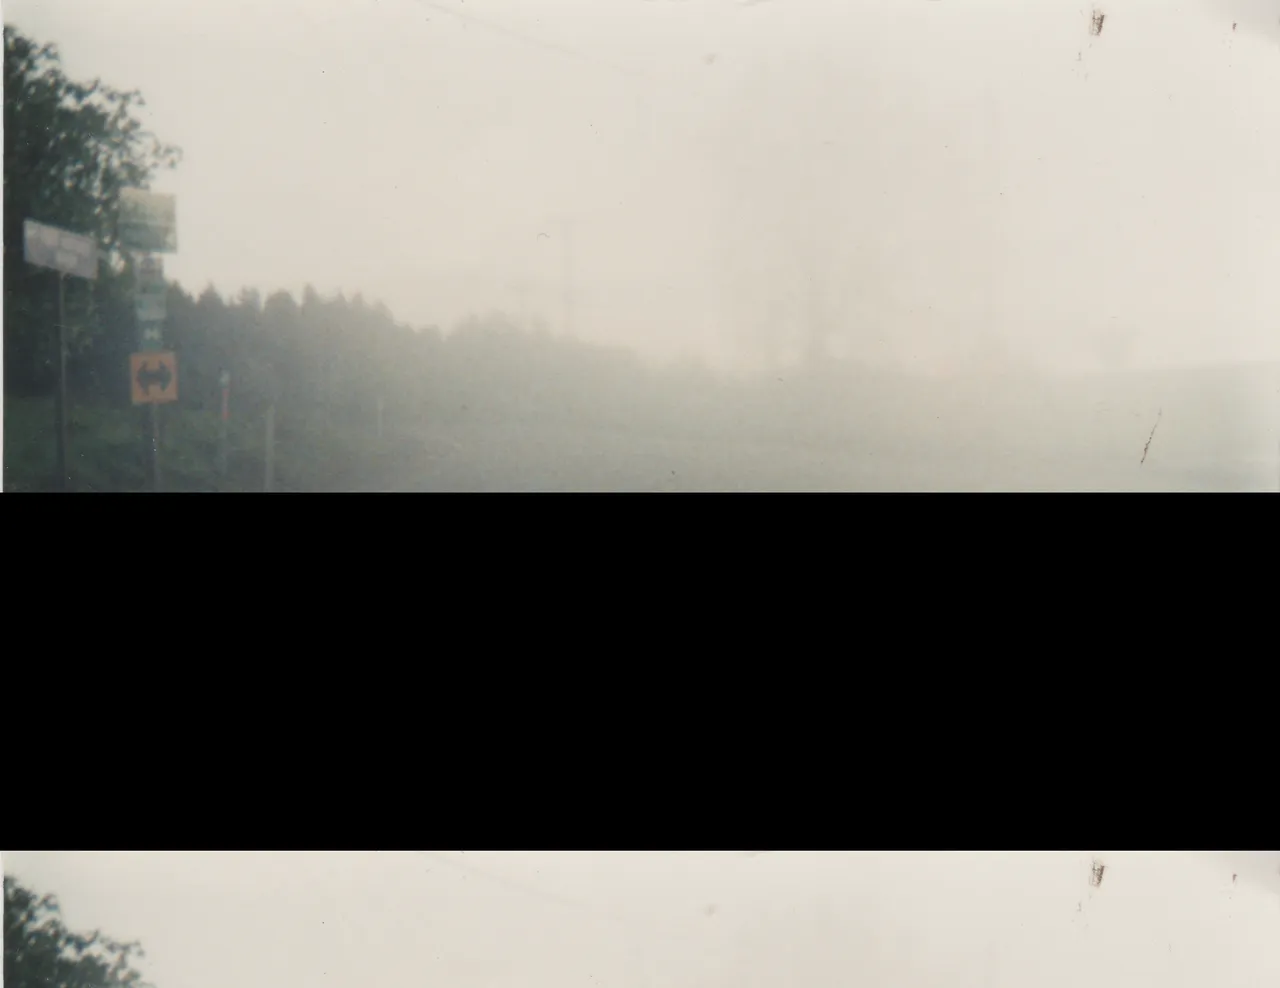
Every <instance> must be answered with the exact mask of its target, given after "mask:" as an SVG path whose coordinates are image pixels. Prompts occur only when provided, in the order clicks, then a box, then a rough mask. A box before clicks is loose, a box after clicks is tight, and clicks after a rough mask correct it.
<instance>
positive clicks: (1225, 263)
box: [5, 0, 1280, 371]
mask: <svg viewBox="0 0 1280 988" xmlns="http://www.w3.org/2000/svg"><path fill="white" fill-rule="evenodd" d="M1100 6H1101V7H1102V9H1104V10H1105V12H1106V13H1107V19H1106V22H1105V27H1104V30H1103V33H1102V34H1101V36H1099V37H1091V36H1090V34H1089V30H1088V24H1089V16H1088V15H1089V5H1088V4H1085V3H1082V2H1080V0H1037V2H1035V3H1015V2H1012V0H1005V2H995V0H939V2H925V0H865V2H854V0H771V2H763V3H757V4H753V5H745V4H742V3H741V2H739V0H686V2H674V0H651V2H646V0H538V2H536V3H535V2H534V0H468V2H466V3H465V4H463V3H460V2H459V0H440V2H438V3H433V2H426V0H272V2H270V3H266V4H264V3H260V2H250V0H218V2H217V3H213V2H197V3H192V4H175V3H172V2H170V0H102V2H88V0H9V2H7V3H6V4H5V19H6V21H7V22H10V23H14V24H16V25H17V26H19V27H20V28H21V29H23V30H25V31H27V32H29V33H31V34H33V35H34V36H36V37H37V38H38V39H39V40H42V41H44V40H48V41H53V42H56V43H57V44H58V45H59V46H60V47H61V49H62V52H63V55H64V59H65V67H66V69H67V71H68V72H69V74H70V75H72V76H73V77H76V78H87V77H93V76H99V75H100V76H102V77H103V78H104V79H105V80H107V81H109V82H111V83H113V84H115V85H118V86H122V87H133V86H136V87H139V88H140V89H141V90H142V91H143V93H144V95H145V96H146V98H147V100H148V104H149V106H148V110H147V122H148V123H149V124H150V125H151V126H152V127H153V128H154V130H155V131H156V132H157V133H158V135H159V136H161V137H162V138H163V139H166V140H169V141H172V142H174V143H177V144H178V145H180V146H181V147H182V148H183V150H184V152H185V160H184V161H183V163H182V165H181V166H180V168H179V170H178V171H177V172H176V173H173V174H171V175H165V176H162V177H161V179H160V180H159V182H158V184H157V188H159V189H161V190H164V191H171V192H174V193H176V194H177V196H178V204H179V205H178V216H179V240H180V253H179V254H178V255H177V256H176V257H174V258H172V259H170V261H169V265H168V269H169V271H170V273H171V274H173V275H176V276H177V277H178V278H180V279H181V280H182V282H183V283H184V284H186V286H187V287H188V288H190V289H192V290H196V291H198V290H200V289H201V288H203V287H204V285H205V284H207V283H209V282H212V283H214V284H215V285H216V286H217V287H218V289H220V290H221V291H222V292H224V293H228V294H230V293H234V292H236V291H237V290H239V289H240V288H241V287H242V286H246V285H251V286H255V287H257V288H259V289H260V290H262V291H270V290H274V289H276V288H281V287H283V288H286V289H289V290H291V291H293V292H295V293H297V292H299V291H300V290H301V288H302V286H303V284H305V283H308V282H309V283H311V284H313V285H315V287H317V288H318V289H319V290H320V291H322V292H324V293H330V292H335V291H338V290H344V291H346V292H347V293H348V294H352V293H354V292H357V291H360V292H363V293H364V294H365V296H366V297H367V298H370V299H380V300H382V301H383V302H385V303H386V304H387V305H389V306H390V307H391V309H392V311H393V312H395V313H396V315H397V316H398V317H399V318H401V319H403V320H406V321H408V322H411V323H412V324H414V325H422V324H427V323H435V324H440V325H443V326H446V327H447V326H448V325H450V324H452V323H453V322H454V321H455V320H457V319H458V318H460V317H462V316H464V315H465V314H467V313H469V312H473V311H486V310H490V309H495V308H503V309H506V310H508V311H510V312H511V313H512V314H514V315H517V316H526V315H532V314H535V313H540V314H541V315H542V316H543V317H544V318H545V319H546V320H547V321H548V322H549V323H550V324H551V325H552V326H553V327H561V326H562V325H563V322H564V318H565V317H564V311H563V304H562V303H563V287H564V281H565V272H566V270H568V271H569V272H570V273H571V277H570V280H571V284H572V286H573V299H572V316H571V321H572V328H573V329H574V331H575V332H577V333H578V334H580V335H583V336H586V337H588V338H592V339H600V340H605V341H609V342H620V343H626V344H628V345H631V346H633V347H636V348H637V349H639V350H641V351H643V352H645V353H649V354H666V355H675V354H679V353H699V354H703V355H712V356H714V357H716V358H717V359H721V360H728V359H730V358H733V357H737V358H741V359H747V358H749V357H752V356H759V355H761V354H762V353H764V352H766V351H773V350H779V349H781V350H785V349H786V348H787V347H788V346H789V345H790V343H789V342H788V340H790V339H791V337H790V336H789V335H788V333H790V332H793V331H794V330H795V328H796V327H797V326H799V325H801V324H802V323H803V321H804V319H806V318H808V317H807V316H806V313H811V312H813V311H815V307H816V310H818V311H821V312H822V313H824V315H823V318H824V319H826V320H827V321H828V322H831V323H834V324H838V325H839V326H840V327H842V328H843V329H844V330H845V336H844V342H843V343H842V347H843V349H844V350H845V351H846V352H849V353H852V354H853V355H855V356H858V357H860V358H862V359H865V360H868V361H871V362H879V363H883V364H892V365H896V366H898V367H903V368H907V369H917V370H935V371H936V370H938V369H942V370H946V369H949V368H954V367H958V366H970V365H972V364H973V363H974V362H975V361H976V362H977V363H978V364H982V363H983V362H984V361H985V362H994V363H997V364H998V363H1002V362H1009V361H1022V362H1030V363H1034V364H1037V365H1039V366H1048V367H1053V368H1065V367H1076V366H1083V365H1089V366H1099V365H1101V366H1122V367H1134V366H1150V365H1169V364H1188V363H1203V362H1209V361H1222V360H1240V359H1263V358H1265V359H1275V358H1277V357H1278V356H1280V333H1277V332H1276V330H1275V313H1276V312H1277V311H1280V278H1276V277H1275V273H1276V271H1277V270H1280V237H1277V235H1276V231H1277V230H1280V182H1277V181H1276V176H1277V175H1278V174H1280V4H1277V3H1275V2H1274V0H1201V2H1198V3H1188V4H1182V5H1174V4H1170V3H1168V2H1167V0H1103V2H1102V3H1101V4H1100ZM482 22H483V23H482ZM1233 23H1236V24H1237V25H1238V26H1237V29H1236V30H1234V31H1233V30H1232V25H1233ZM540 233H546V234H548V235H547V236H546V237H540V236H539V234H540ZM566 233H567V235H568V236H569V237H570V240H571V248H570V250H569V251H568V254H567V260H566V251H565V249H564V237H565V236H566Z"/></svg>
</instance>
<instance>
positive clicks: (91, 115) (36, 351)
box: [4, 25, 181, 391]
mask: <svg viewBox="0 0 1280 988" xmlns="http://www.w3.org/2000/svg"><path fill="white" fill-rule="evenodd" d="M143 106H145V103H144V101H143V99H142V96H141V95H140V94H139V93H138V92H136V91H129V92H125V91H121V90H117V89H113V88H112V87H110V86H107V85H104V84H103V83H102V82H101V81H100V80H97V79H95V80H93V81H92V82H89V83H79V82H74V81H73V80H71V79H69V78H68V77H67V75H66V74H65V73H64V72H63V71H62V67H61V61H60V58H59V55H58V50H57V48H56V47H55V46H54V45H49V44H46V45H38V44H37V43H36V42H34V41H32V40H31V39H30V38H27V37H25V36H24V35H23V34H21V33H20V32H19V31H18V30H17V29H15V28H13V27H11V26H9V25H5V29H4V287H5V297H4V326H5V333H4V347H5V361H4V364H5V378H6V382H5V383H6V389H8V388H16V389H19V390H24V391H42V390H44V389H45V388H47V387H48V385H49V383H50V381H51V379H52V377H51V364H52V359H51V358H52V350H51V346H50V345H49V344H48V342H47V341H48V339H49V327H50V326H51V325H52V320H53V317H54V313H53V309H54V292H53V290H52V285H53V282H52V278H53V275H51V274H49V273H48V272H44V271H41V270H39V269H33V268H30V267H28V266H27V265H26V264H25V263H24V262H23V260H22V228H23V222H24V221H25V220H28V219H31V220H36V221H38V222H41V223H47V224H50V225H52V226H58V227H62V228H63V229H66V230H70V231H72V232H74V233H80V234H84V235H85V236H88V237H91V238H93V239H94V240H95V241H97V243H98V246H99V247H100V248H101V249H102V255H101V256H102V258H103V260H102V262H101V263H100V266H99V282H98V284H97V285H94V286H92V287H91V286H88V285H84V284H81V283H79V279H69V282H70V284H68V293H67V302H68V308H69V311H68V314H67V315H68V319H67V321H68V324H69V326H70V327H71V328H72V330H73V335H74V337H75V340H76V342H77V343H78V345H79V349H82V350H83V349H85V348H87V347H88V345H89V342H90V341H91V339H92V337H93V336H94V335H96V334H98V333H100V332H101V331H102V330H103V328H104V320H103V319H102V310H103V309H104V308H105V307H107V306H106V304H105V299H106V298H109V297H110V296H112V294H113V293H114V294H115V295H119V294H121V293H122V292H123V290H124V289H123V284H122V281H121V279H120V278H119V275H120V274H121V271H122V267H123V262H122V260H121V258H120V257H119V254H118V240H117V234H116V227H117V221H118V216H119V201H120V191H121V189H123V188H127V187H130V186H132V187H137V188H147V187H148V185H149V184H150V181H151V179H152V177H153V176H154V174H155V173H156V172H157V171H158V170H159V169H162V168H172V167H176V165H177V163H178V161H179V159H180V156H181V155H180V152H179V150H178V149H177V148H175V147H173V146H171V145H167V144H163V143H161V142H160V141H159V140H157V139H156V137H155V136H154V135H153V134H151V133H150V132H149V131H147V130H145V129H144V128H143V126H142V124H141V122H140V121H139V120H138V118H137V116H136V115H135V111H136V110H138V109H140V108H141V107H143Z"/></svg>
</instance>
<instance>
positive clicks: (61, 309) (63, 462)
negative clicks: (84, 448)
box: [54, 271, 70, 491]
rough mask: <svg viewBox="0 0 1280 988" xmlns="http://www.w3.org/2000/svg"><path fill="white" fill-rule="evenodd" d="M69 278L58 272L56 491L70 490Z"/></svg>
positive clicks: (55, 416)
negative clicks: (68, 440)
mask: <svg viewBox="0 0 1280 988" xmlns="http://www.w3.org/2000/svg"><path fill="white" fill-rule="evenodd" d="M66 282H67V276H66V275H65V274H63V273H62V272H61V271H59V272H58V334H57V335H58V394H57V396H56V398H55V400H54V405H55V408H54V422H55V426H56V429H57V443H58V452H57V467H56V469H57V471H58V475H57V476H56V477H55V478H54V490H56V491H66V490H68V489H69V486H70V485H69V484H68V478H67V314H66Z"/></svg>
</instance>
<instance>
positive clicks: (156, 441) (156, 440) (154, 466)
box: [151, 404, 163, 494]
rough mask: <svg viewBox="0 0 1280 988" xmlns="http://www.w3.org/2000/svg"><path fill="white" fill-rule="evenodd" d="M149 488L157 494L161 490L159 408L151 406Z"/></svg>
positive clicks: (155, 405)
mask: <svg viewBox="0 0 1280 988" xmlns="http://www.w3.org/2000/svg"><path fill="white" fill-rule="evenodd" d="M151 486H152V489H153V490H154V491H155V492H156V493H157V494H159V493H160V492H161V490H162V489H163V488H162V486H161V482H160V406H159V405H158V404H152V406H151Z"/></svg>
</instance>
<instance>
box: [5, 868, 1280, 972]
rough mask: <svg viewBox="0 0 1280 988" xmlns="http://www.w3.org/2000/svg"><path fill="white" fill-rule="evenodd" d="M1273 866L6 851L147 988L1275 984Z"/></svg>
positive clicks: (1277, 902) (24, 876)
mask: <svg viewBox="0 0 1280 988" xmlns="http://www.w3.org/2000/svg"><path fill="white" fill-rule="evenodd" d="M1095 857H1096V858H1098V859H1100V860H1102V861H1103V862H1104V863H1105V864H1106V865H1107V871H1106V873H1105V877H1104V881H1103V884H1102V885H1101V886H1100V887H1098V888H1093V887H1091V886H1090V884H1089V880H1088V878H1089V868H1090V864H1091V863H1092V861H1093V860H1094V858H1095ZM1277 864H1280V854H1276V853H1274V852H1231V853H1228V852H1221V853H1210V852H1204V853H1172V852H1150V853H1147V852H1096V853H1095V854H1089V853H1069V852H1006V853H996V852H936V853H906V852H898V853H889V852H886V853H830V852H827V853H821V852H804V853H791V852H776V853H769V854H763V855H760V856H756V857H747V856H745V855H744V854H742V853H741V852H715V853H711V852H705V853H704V852H644V853H618V852H589V853H588V852H556V853H533V852H528V853H526V852H466V853H463V852H457V851H447V852H438V853H426V852H423V853H412V852H385V853H374V852H360V853H356V852H347V853H318V852H287V853H272V852H263V853H248V852H234V853H233V852H200V853H195V852H158V853H157V852H111V853H71V852H5V854H4V867H5V869H6V873H8V874H12V875H15V876H16V877H18V878H19V879H20V880H22V881H23V882H25V883H26V884H28V885H29V886H30V887H33V888H35V890H37V891H39V892H46V891H51V892H54V893H55V894H57V895H58V896H59V897H60V899H61V902H62V905H63V909H64V918H65V921H66V922H67V923H68V924H69V925H70V927H71V928H72V929H76V930H89V929H93V928H98V927H100V928H102V929H103V930H104V932H106V933H108V934H110V935H112V936H115V937H119V938H123V939H132V938H138V939H140V940H141V941H142V943H143V947H144V949H145V950H146V951H147V959H146V960H145V961H144V962H143V971H144V974H145V975H146V976H147V977H148V978H149V979H150V980H152V981H153V982H154V983H155V984H156V986H157V988H226V986H227V985H235V986H236V988H316V986H320V988H375V986H376V988H421V986H423V985H438V986H448V988H575V986H577V988H602V986H625V988H657V986H669V988H674V986H689V988H694V986H698V988H744V986H752V988H775V986H776V988H785V986H791V985H797V984H804V985H807V986H813V988H818V986H827V985H830V986H832V988H834V986H836V985H848V984H857V985H861V986H869V988H878V986H881V985H883V986H885V988H889V986H893V988H926V986H934V985H937V986H939V988H942V986H947V988H954V986H957V985H964V986H968V985H973V986H975V988H1025V986H1026V985H1027V984H1034V985H1036V986H1038V988H1057V986H1059V985H1061V986H1064V988H1065V986H1068V985H1077V984H1082V983H1088V984H1091V985H1097V986H1111V985H1116V986H1119V985H1126V986H1128V985H1137V984H1158V985H1160V986H1161V988H1184V986H1185V988H1199V986H1203V985H1207V984H1212V985H1215V986H1221V988H1235V986H1239V988H1256V986H1258V985H1264V984H1276V983H1280V981H1278V979H1280V940H1277V938H1276V937H1275V936H1274V930H1275V924H1276V922H1277V920H1278V919H1280V876H1278V875H1277ZM1233 875H1235V876H1236V879H1235V880H1234V881H1233V879H1232V876H1233Z"/></svg>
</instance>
